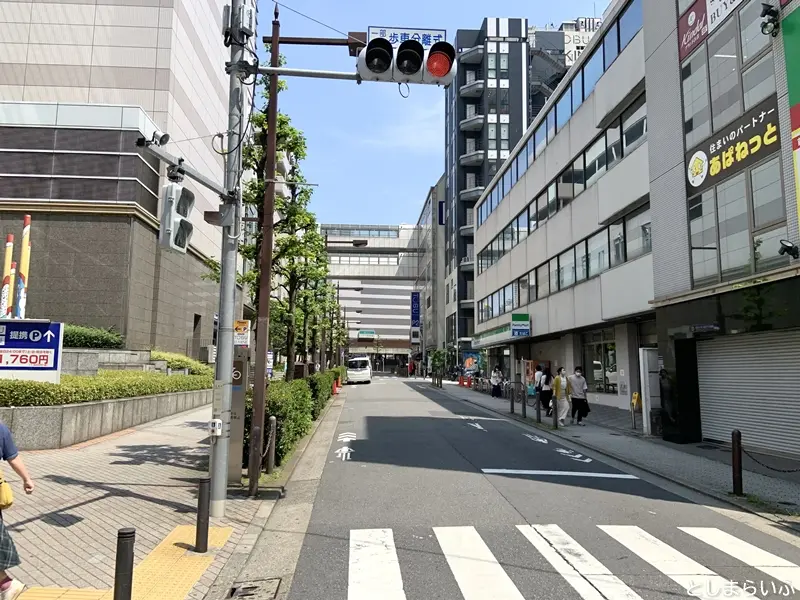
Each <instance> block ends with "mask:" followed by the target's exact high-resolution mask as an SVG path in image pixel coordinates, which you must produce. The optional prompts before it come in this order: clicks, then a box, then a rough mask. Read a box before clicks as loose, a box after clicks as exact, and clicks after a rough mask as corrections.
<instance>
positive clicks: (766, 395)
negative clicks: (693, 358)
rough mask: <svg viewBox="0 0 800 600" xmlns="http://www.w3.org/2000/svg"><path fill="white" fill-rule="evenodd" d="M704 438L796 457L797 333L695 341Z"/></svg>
mask: <svg viewBox="0 0 800 600" xmlns="http://www.w3.org/2000/svg"><path fill="white" fill-rule="evenodd" d="M697 374H698V377H699V384H700V414H701V419H702V427H703V438H705V439H709V440H717V441H721V442H730V440H731V432H732V431H733V430H734V429H738V430H740V431H741V432H742V444H743V445H744V447H745V448H760V449H763V450H768V451H772V452H777V453H780V454H788V455H791V456H800V426H798V423H800V386H799V385H798V383H799V382H800V376H799V375H798V374H800V330H784V331H780V332H769V333H756V334H742V335H733V336H724V337H719V338H716V339H713V340H705V341H699V342H698V343H697Z"/></svg>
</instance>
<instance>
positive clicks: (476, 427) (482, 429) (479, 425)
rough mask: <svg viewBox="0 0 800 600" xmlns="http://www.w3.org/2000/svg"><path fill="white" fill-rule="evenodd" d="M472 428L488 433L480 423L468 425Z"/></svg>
mask: <svg viewBox="0 0 800 600" xmlns="http://www.w3.org/2000/svg"><path fill="white" fill-rule="evenodd" d="M467 425H469V426H470V427H474V428H475V429H480V430H481V431H486V430H485V429H484V428H483V427H481V424H480V423H467Z"/></svg>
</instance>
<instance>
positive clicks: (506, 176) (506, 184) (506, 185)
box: [500, 125, 513, 195]
mask: <svg viewBox="0 0 800 600" xmlns="http://www.w3.org/2000/svg"><path fill="white" fill-rule="evenodd" d="M500 135H501V136H502V135H503V125H501V126H500ZM512 166H513V165H512ZM502 182H503V195H505V194H508V193H509V192H510V191H511V169H510V168H509V169H507V170H506V172H505V173H503V179H502Z"/></svg>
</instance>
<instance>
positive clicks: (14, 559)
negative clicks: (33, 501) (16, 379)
mask: <svg viewBox="0 0 800 600" xmlns="http://www.w3.org/2000/svg"><path fill="white" fill-rule="evenodd" d="M0 460H4V461H6V462H7V463H8V464H9V466H10V467H11V468H12V469H14V472H15V473H16V474H17V475H19V477H20V479H22V488H23V489H24V490H25V493H26V494H32V493H33V488H34V484H33V480H32V479H31V476H30V475H29V474H28V469H27V468H26V467H25V463H24V462H22V458H21V457H20V455H19V450H17V446H16V444H15V443H14V438H13V437H12V435H11V431H10V430H9V428H8V427H7V426H6V425H5V424H4V423H0ZM0 479H2V482H3V483H2V484H0V485H3V486H7V485H8V483H7V482H5V477H3V476H2V475H1V474H0ZM9 491H10V488H9ZM5 502H6V503H7V500H6V501H5ZM20 562H21V561H20V559H19V554H18V553H17V547H16V546H15V545H14V540H12V539H11V534H10V533H9V532H8V529H7V528H6V525H5V523H4V519H3V513H2V511H0V600H14V598H17V597H18V596H19V595H20V594H21V593H22V591H23V590H24V589H25V584H24V583H22V582H21V581H20V580H19V579H12V578H11V577H10V576H9V575H8V570H9V569H10V568H12V567H18V566H19V565H20Z"/></svg>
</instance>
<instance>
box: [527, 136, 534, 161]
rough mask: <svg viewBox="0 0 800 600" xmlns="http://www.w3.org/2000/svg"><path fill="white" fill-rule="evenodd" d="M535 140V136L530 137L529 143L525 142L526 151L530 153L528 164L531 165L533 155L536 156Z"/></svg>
mask: <svg viewBox="0 0 800 600" xmlns="http://www.w3.org/2000/svg"><path fill="white" fill-rule="evenodd" d="M533 144H534V142H533V136H531V137H529V138H528V143H527V144H525V151H526V153H527V154H528V166H529V167H530V166H531V165H532V164H533V157H534V145H533Z"/></svg>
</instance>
